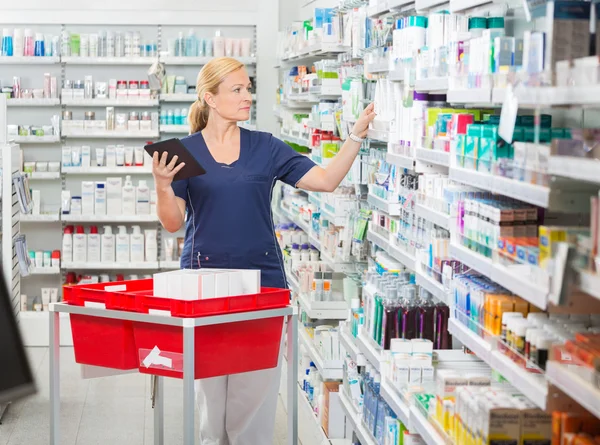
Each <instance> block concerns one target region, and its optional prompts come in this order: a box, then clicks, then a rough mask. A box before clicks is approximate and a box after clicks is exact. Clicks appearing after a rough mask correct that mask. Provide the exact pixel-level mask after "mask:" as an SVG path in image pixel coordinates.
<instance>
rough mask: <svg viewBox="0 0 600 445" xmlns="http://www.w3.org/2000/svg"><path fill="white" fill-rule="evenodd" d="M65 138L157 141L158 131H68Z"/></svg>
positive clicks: (64, 134)
mask: <svg viewBox="0 0 600 445" xmlns="http://www.w3.org/2000/svg"><path fill="white" fill-rule="evenodd" d="M63 136H64V137H69V138H79V139H156V138H158V136H159V134H158V131H118V130H102V131H81V132H79V131H68V132H66V133H64V132H63Z"/></svg>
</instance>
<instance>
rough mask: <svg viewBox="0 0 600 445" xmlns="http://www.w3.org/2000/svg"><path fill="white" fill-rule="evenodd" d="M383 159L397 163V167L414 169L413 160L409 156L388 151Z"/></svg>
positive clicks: (390, 162)
mask: <svg viewBox="0 0 600 445" xmlns="http://www.w3.org/2000/svg"><path fill="white" fill-rule="evenodd" d="M385 160H386V161H387V162H388V163H389V164H393V165H397V166H398V167H402V168H406V169H408V170H414V169H415V160H414V159H413V158H411V157H409V156H404V155H399V154H396V153H390V152H388V153H386V155H385Z"/></svg>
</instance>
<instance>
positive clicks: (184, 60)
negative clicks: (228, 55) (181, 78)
mask: <svg viewBox="0 0 600 445" xmlns="http://www.w3.org/2000/svg"><path fill="white" fill-rule="evenodd" d="M213 59H214V57H178V56H161V58H160V61H161V62H163V63H165V64H166V65H176V66H183V65H192V66H200V65H206V64H207V63H208V62H210V61H211V60H213ZM236 60H238V61H240V62H242V63H243V64H244V65H255V64H256V57H236Z"/></svg>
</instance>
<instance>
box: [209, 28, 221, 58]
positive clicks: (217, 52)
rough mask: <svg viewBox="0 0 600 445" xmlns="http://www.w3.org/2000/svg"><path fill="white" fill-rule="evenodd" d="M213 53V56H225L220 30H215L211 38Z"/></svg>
mask: <svg viewBox="0 0 600 445" xmlns="http://www.w3.org/2000/svg"><path fill="white" fill-rule="evenodd" d="M213 53H214V56H215V57H225V38H224V37H222V36H221V31H220V30H217V32H216V33H215V37H214V39H213ZM207 56H208V54H207Z"/></svg>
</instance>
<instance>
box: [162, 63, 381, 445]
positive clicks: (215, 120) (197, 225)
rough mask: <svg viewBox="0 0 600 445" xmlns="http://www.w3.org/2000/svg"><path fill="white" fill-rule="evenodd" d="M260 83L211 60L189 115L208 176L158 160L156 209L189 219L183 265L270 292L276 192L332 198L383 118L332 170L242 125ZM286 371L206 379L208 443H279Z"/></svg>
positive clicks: (278, 272)
mask: <svg viewBox="0 0 600 445" xmlns="http://www.w3.org/2000/svg"><path fill="white" fill-rule="evenodd" d="M251 88H252V85H251V83H250V79H249V77H248V73H247V72H246V69H245V68H244V65H243V64H242V63H240V62H238V61H237V60H235V59H231V58H218V59H214V60H212V61H210V62H209V63H208V64H206V65H205V66H204V68H202V70H201V71H200V74H199V75H198V82H197V87H196V89H197V92H198V100H197V101H196V102H195V103H194V104H193V105H192V107H191V108H190V114H189V117H188V120H189V124H190V130H191V135H190V136H188V137H186V138H185V139H183V140H182V141H183V143H184V144H185V146H186V147H187V148H188V149H189V150H190V151H191V152H192V153H193V154H194V155H195V156H196V157H197V159H198V161H199V162H200V164H201V165H202V166H203V167H204V168H205V169H206V172H207V173H206V174H205V175H202V176H198V177H194V178H190V179H186V180H181V181H176V182H172V181H173V177H174V176H175V174H176V173H177V172H178V171H179V170H180V169H181V168H183V164H180V165H178V166H177V167H175V164H176V162H177V159H176V158H174V159H173V160H172V161H171V162H170V163H169V164H168V165H167V164H166V158H167V156H166V154H163V156H162V157H161V159H159V158H158V155H157V154H156V153H155V156H154V159H153V170H152V171H153V174H154V180H155V185H156V192H157V212H158V217H159V218H160V221H161V223H162V225H163V226H164V228H165V229H166V230H168V231H169V232H175V231H177V230H179V229H180V228H181V227H182V225H183V224H184V221H185V216H186V212H187V214H188V217H187V223H186V233H185V244H184V248H183V253H182V256H181V267H182V268H199V267H215V268H238V269H260V270H261V274H262V277H261V280H262V285H263V286H268V287H280V288H282V287H287V285H286V279H285V274H284V269H283V262H282V257H281V252H280V250H279V247H278V245H277V241H276V238H275V233H274V229H273V220H272V216H271V196H272V191H273V185H274V184H275V181H276V180H280V181H283V182H285V183H286V184H289V185H291V186H294V187H299V188H302V189H304V190H311V191H318V192H332V191H333V190H335V189H336V188H337V186H338V185H339V184H340V182H341V181H342V179H343V178H344V177H345V176H346V174H347V173H348V170H349V169H350V167H351V165H352V163H353V161H354V159H355V157H356V155H357V154H358V150H359V148H360V145H361V144H360V142H361V138H364V137H365V136H366V133H367V128H368V126H369V123H370V122H371V121H372V120H373V119H374V117H375V113H374V112H373V106H372V105H369V106H368V107H367V108H366V109H365V111H364V112H363V113H362V115H361V116H360V118H359V119H358V121H357V122H356V124H355V125H354V129H353V132H352V136H351V137H350V138H349V139H348V140H347V141H346V142H345V143H344V145H343V146H342V148H341V150H340V152H339V153H338V155H337V156H336V157H335V158H334V159H333V160H332V161H331V163H330V164H329V165H328V166H327V168H325V169H324V168H321V167H318V166H316V165H315V164H314V163H313V162H312V161H311V160H310V159H309V158H308V157H306V156H302V155H300V154H298V153H296V152H295V151H294V150H293V149H292V148H290V147H289V146H288V145H286V144H285V143H284V142H282V141H280V140H279V139H277V138H275V137H273V136H272V135H271V134H268V133H263V132H258V131H249V130H245V129H242V128H239V127H238V125H237V123H238V122H239V121H246V120H248V118H249V117H250V105H251V104H252V94H251ZM279 373H280V369H279V368H274V369H269V370H265V371H256V372H250V373H245V374H238V375H231V376H226V377H215V378H211V379H205V380H201V381H198V382H197V401H198V405H199V409H200V413H201V420H200V435H201V443H202V445H271V444H272V442H273V431H274V423H275V413H276V409H277V394H278V388H279V381H280V380H279Z"/></svg>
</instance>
